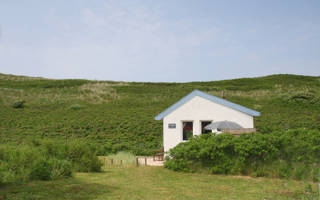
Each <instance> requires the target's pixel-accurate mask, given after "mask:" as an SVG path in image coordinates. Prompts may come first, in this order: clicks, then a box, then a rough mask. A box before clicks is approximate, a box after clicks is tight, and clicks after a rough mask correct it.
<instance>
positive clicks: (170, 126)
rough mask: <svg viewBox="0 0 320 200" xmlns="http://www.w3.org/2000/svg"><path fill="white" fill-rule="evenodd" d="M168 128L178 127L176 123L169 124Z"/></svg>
mask: <svg viewBox="0 0 320 200" xmlns="http://www.w3.org/2000/svg"><path fill="white" fill-rule="evenodd" d="M168 128H176V124H169V125H168Z"/></svg>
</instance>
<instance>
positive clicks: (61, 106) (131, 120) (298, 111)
mask: <svg viewBox="0 0 320 200" xmlns="http://www.w3.org/2000/svg"><path fill="white" fill-rule="evenodd" d="M194 89H199V90H201V91H204V92H208V93H210V94H213V95H217V96H220V95H221V92H222V91H224V93H225V95H226V99H227V100H230V101H232V102H235V103H239V104H241V105H244V106H246V107H249V108H253V109H256V110H258V111H260V112H261V113H262V115H261V117H257V118H256V119H255V125H256V127H257V129H258V130H259V131H260V132H262V133H268V132H271V131H272V130H277V131H278V130H286V129H294V128H306V129H320V101H319V99H320V77H310V76H297V75H272V76H266V77H261V78H244V79H234V80H225V81H212V82H192V83H136V82H130V83H127V82H113V81H88V80H50V79H42V78H30V77H21V76H12V75H5V74H0V142H1V143H12V144H22V143H28V142H29V141H31V140H33V139H39V140H41V139H46V138H50V139H54V140H55V141H62V142H64V141H69V140H74V139H78V140H83V141H85V142H88V143H90V144H92V145H96V146H97V148H99V149H97V151H98V153H99V154H100V155H104V154H107V153H115V152H118V151H131V152H133V153H135V154H139V155H147V154H151V153H152V152H153V151H154V150H157V149H159V148H161V147H162V123H161V121H155V120H154V117H155V116H156V115H157V114H159V113H160V112H162V111H163V110H164V109H165V108H167V107H168V106H170V105H172V104H173V103H175V102H176V101H178V100H179V99H181V98H182V97H183V96H185V95H187V94H188V93H189V92H191V91H192V90H194ZM22 100H24V101H25V103H24V104H23V108H20V109H14V108H13V107H12V105H13V104H14V103H15V102H17V101H22Z"/></svg>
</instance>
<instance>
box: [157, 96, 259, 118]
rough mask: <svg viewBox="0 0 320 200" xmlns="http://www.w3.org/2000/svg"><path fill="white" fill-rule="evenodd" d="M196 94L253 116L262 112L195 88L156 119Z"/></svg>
mask: <svg viewBox="0 0 320 200" xmlns="http://www.w3.org/2000/svg"><path fill="white" fill-rule="evenodd" d="M195 96H199V97H202V98H205V99H207V100H210V101H212V102H214V103H217V104H221V105H224V106H227V107H229V108H232V109H234V110H238V111H240V112H243V113H245V114H248V115H251V116H260V112H258V111H255V110H252V109H250V108H246V107H244V106H241V105H239V104H236V103H232V102H230V101H227V100H225V99H222V98H219V97H216V96H213V95H210V94H207V93H204V92H201V91H199V90H194V91H193V92H191V93H190V94H188V95H187V96H185V97H183V98H182V99H181V100H180V101H178V102H176V103H175V104H173V105H172V106H170V107H169V108H167V109H166V110H165V111H163V112H162V113H160V114H159V115H158V116H156V117H155V118H154V119H155V120H162V119H163V118H164V117H165V116H167V115H168V114H170V113H171V112H173V111H174V110H175V109H177V108H179V107H180V106H181V105H183V104H185V103H186V102H187V101H189V100H190V99H192V98H193V97H195Z"/></svg>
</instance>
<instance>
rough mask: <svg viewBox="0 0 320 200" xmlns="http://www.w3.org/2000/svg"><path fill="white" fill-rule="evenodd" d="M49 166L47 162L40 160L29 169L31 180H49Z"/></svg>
mask: <svg viewBox="0 0 320 200" xmlns="http://www.w3.org/2000/svg"><path fill="white" fill-rule="evenodd" d="M50 173H51V166H50V163H49V161H48V160H45V159H40V160H37V161H36V162H35V164H34V165H33V166H32V168H31V172H30V179H31V180H50Z"/></svg>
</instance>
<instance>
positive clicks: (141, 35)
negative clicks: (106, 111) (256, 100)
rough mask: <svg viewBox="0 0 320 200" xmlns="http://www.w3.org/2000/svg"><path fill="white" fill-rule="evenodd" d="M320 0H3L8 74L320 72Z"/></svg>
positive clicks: (214, 76)
mask: <svg viewBox="0 0 320 200" xmlns="http://www.w3.org/2000/svg"><path fill="white" fill-rule="evenodd" d="M319 10H320V1H318V0H315V1H312V0H305V1H301V0H297V1H295V0H288V1H285V0H282V1H280V0H268V1H262V0H260V1H259V0H250V1H249V0H248V1H247V0H241V1H238V0H234V1H229V0H226V1H214V0H197V1H196V0H161V1H159V0H145V1H144V0H96V1H89V0H68V1H64V0H52V1H43V0H0V73H9V74H19V75H29V76H42V77H48V78H85V79H98V80H122V81H152V82H159V81H170V82H172V81H175V82H185V81H209V80H221V79H231V78H239V77H255V76H264V75H270V74H279V73H290V74H303V75H313V76H319V75H320V12H319Z"/></svg>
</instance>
